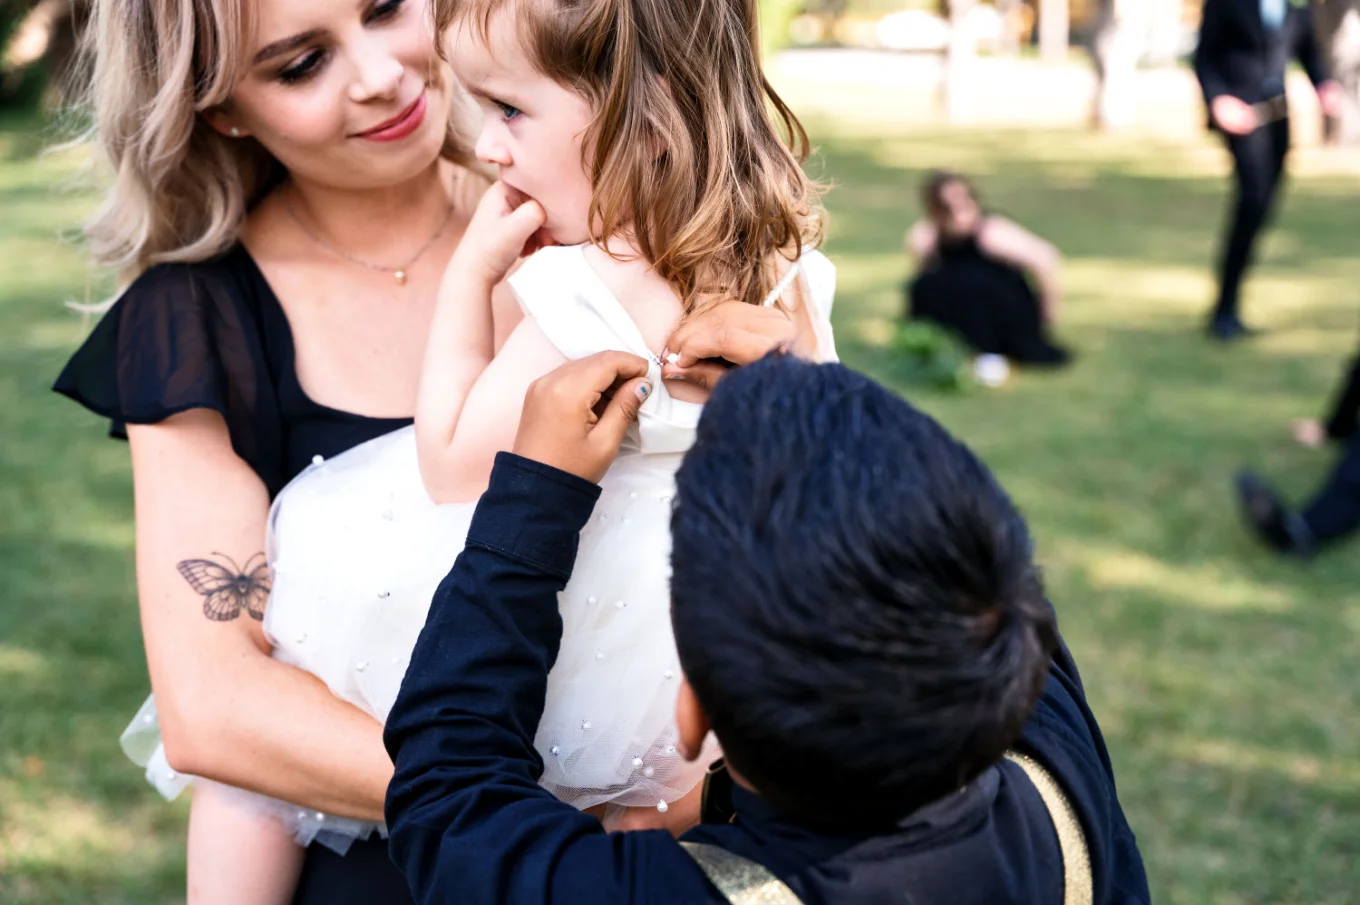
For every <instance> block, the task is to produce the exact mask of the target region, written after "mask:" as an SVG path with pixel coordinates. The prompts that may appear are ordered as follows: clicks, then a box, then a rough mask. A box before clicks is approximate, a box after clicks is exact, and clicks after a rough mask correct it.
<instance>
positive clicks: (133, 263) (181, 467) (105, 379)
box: [56, 0, 785, 905]
mask: <svg viewBox="0 0 1360 905" xmlns="http://www.w3.org/2000/svg"><path fill="white" fill-rule="evenodd" d="M437 2H443V0H437ZM432 21H433V16H432V10H431V9H430V7H429V2H428V0H366V2H360V3H355V2H354V0H257V2H254V3H251V4H249V5H247V4H245V3H244V2H243V0H216V2H213V3H202V2H196V0H99V2H98V3H97V4H96V6H95V10H94V14H93V20H92V22H91V26H90V29H91V30H90V36H91V43H92V50H93V57H92V59H93V63H92V71H91V78H90V86H91V87H90V102H91V104H92V107H93V114H94V120H95V128H96V136H95V138H96V141H97V145H98V147H99V149H100V150H101V151H102V152H103V155H104V156H105V158H106V159H107V163H108V164H109V167H110V169H111V171H112V176H113V183H112V187H111V189H110V191H109V194H108V197H107V199H106V200H105V203H104V204H103V206H102V207H101V208H100V210H99V211H98V212H97V213H96V215H95V216H94V218H93V220H92V221H91V222H90V224H89V227H88V234H89V237H90V240H91V245H92V248H93V251H94V256H95V258H96V260H97V261H98V262H100V263H102V264H105V265H108V266H111V267H115V268H117V269H118V270H119V272H120V273H121V274H122V275H123V276H124V278H125V279H126V280H127V281H128V283H129V285H128V286H127V288H126V290H125V291H124V292H123V293H122V295H121V297H120V298H119V300H118V301H117V303H116V304H115V305H114V306H113V308H112V309H111V310H110V311H109V312H108V314H107V315H106V316H105V317H104V318H103V319H102V320H101V322H100V323H99V324H98V326H97V327H96V329H95V331H94V333H93V334H92V335H91V337H90V338H89V340H88V341H87V342H86V344H85V345H84V346H83V347H82V348H81V349H80V350H79V351H78V352H77V353H76V355H75V356H74V357H73V358H72V360H71V362H70V363H69V364H68V366H67V368H66V370H65V371H64V372H63V373H62V375H61V377H60V379H59V380H58V383H57V387H56V388H57V390H58V391H60V392H62V393H64V394H66V395H68V396H71V397H72V398H74V399H76V400H77V401H79V402H81V403H82V404H84V405H85V406H87V407H89V408H91V409H92V410H94V411H95V412H97V413H99V414H102V415H105V416H107V417H109V418H111V419H112V421H113V433H115V434H117V435H125V436H126V437H127V439H128V441H129V444H130V447H131V453H132V469H133V478H134V486H135V504H136V521H137V524H136V541H137V576H138V598H139V603H140V609H141V617H142V627H143V634H144V638H145V644H146V652H147V663H148V667H149V670H150V675H151V683H152V688H153V690H154V692H155V702H156V709H157V710H158V717H159V724H160V730H161V734H162V738H163V742H164V752H165V756H166V758H167V760H168V768H167V769H168V775H170V776H174V775H176V774H193V775H196V776H200V777H206V778H208V779H211V780H215V781H216V782H219V783H223V784H226V785H229V786H233V787H239V788H242V789H247V790H252V791H254V792H258V793H261V794H264V795H268V796H272V797H275V798H278V799H282V800H286V801H289V802H294V803H296V804H297V805H299V806H301V807H302V808H305V809H314V810H316V811H320V812H324V813H326V814H332V815H337V816H339V817H347V818H353V819H356V820H362V821H374V822H376V821H380V820H381V819H382V804H383V796H384V793H385V791H386V787H387V783H388V780H389V779H390V777H391V774H392V764H391V762H390V760H389V759H388V757H387V755H386V753H385V752H384V750H383V747H382V741H381V727H380V726H379V724H378V722H377V721H376V720H374V719H373V718H372V717H371V716H369V715H368V714H366V713H364V712H362V711H361V710H359V709H357V708H355V707H353V706H351V705H350V704H348V703H346V702H344V701H342V700H340V699H339V698H338V697H336V696H335V695H334V694H332V693H331V691H330V690H329V689H327V687H326V686H325V685H324V684H323V683H322V682H321V681H320V680H318V679H316V678H315V677H313V676H312V675H309V674H308V673H306V672H304V671H302V670H299V669H296V668H293V667H290V666H287V665H284V664H283V663H281V662H279V661H277V660H275V659H273V658H271V657H270V655H269V654H270V643H269V641H268V640H267V639H266V637H265V635H264V633H263V631H262V624H261V619H262V617H263V613H264V604H265V601H266V599H267V597H268V594H269V585H270V575H269V570H268V569H267V567H265V566H264V565H263V556H262V551H263V549H264V541H265V526H266V519H267V515H268V512H269V506H270V500H271V499H272V498H273V497H274V496H275V495H276V494H277V493H278V492H279V490H280V489H282V487H283V486H284V485H285V484H286V483H287V482H288V481H289V480H290V479H291V478H292V477H293V476H294V475H296V474H298V473H299V472H300V471H301V470H303V469H304V468H305V467H306V466H307V465H308V464H309V463H311V462H313V461H314V460H315V459H317V458H318V457H320V458H322V459H324V458H327V457H330V456H334V455H337V454H339V453H341V452H343V451H345V450H347V449H349V448H351V447H353V446H355V445H357V444H360V443H363V442H364V441H367V440H370V439H372V438H375V437H378V436H381V435H383V434H387V433H390V432H391V431H393V430H396V429H399V428H402V427H404V426H406V425H409V424H410V423H411V413H412V412H413V411H414V408H415V401H416V387H417V382H418V379H419V375H420V369H421V361H422V352H423V350H424V348H425V344H426V340H427V335H428V332H429V328H430V323H431V319H432V316H433V312H434V303H435V295H436V287H437V286H438V284H439V281H440V278H441V275H442V274H443V272H444V269H445V266H446V264H447V262H448V261H449V258H450V257H451V255H452V254H453V251H454V249H455V248H456V247H457V246H458V244H459V242H460V240H461V239H462V237H463V233H464V230H465V228H466V226H467V223H468V220H469V218H470V215H471V212H472V210H473V208H474V207H475V204H476V201H477V199H478V197H479V196H480V194H481V192H482V191H483V189H484V187H485V182H484V181H483V180H482V179H481V178H480V177H479V176H478V175H477V174H476V173H475V172H474V171H473V169H472V168H471V155H470V154H469V153H468V152H467V147H466V145H465V144H463V143H462V141H461V140H460V138H459V136H458V132H457V130H456V129H455V128H454V125H453V122H452V120H453V117H452V115H451V112H450V111H452V110H454V109H455V108H456V107H457V106H458V105H457V104H456V103H455V100H454V96H455V90H454V86H453V82H452V80H451V77H450V74H449V68H448V67H447V65H446V64H445V63H444V61H443V60H442V59H441V58H440V55H439V53H438V51H437V47H436V45H437V42H436V40H435V38H434V29H433V26H432V24H431V23H432ZM494 305H495V308H494V310H495V328H496V335H497V340H498V341H499V339H500V338H501V337H503V336H505V335H506V334H507V333H508V332H509V331H510V330H511V329H513V327H514V326H515V324H516V323H517V322H518V320H519V319H520V315H519V312H518V310H517V307H516V306H515V304H514V302H513V300H511V298H510V296H509V295H508V293H506V292H505V291H504V290H503V289H500V288H498V289H497V292H496V300H495V302H494ZM724 307H727V306H724ZM739 307H745V306H739ZM784 330H785V327H784V324H783V323H782V322H776V321H774V320H770V319H763V320H753V319H752V318H751V317H750V316H749V315H748V314H747V313H746V312H738V313H737V315H735V316H733V315H730V314H728V313H726V312H725V311H723V310H722V309H719V310H716V311H715V312H714V313H713V314H712V315H711V317H710V318H709V327H708V328H707V329H706V328H704V327H703V326H700V325H692V326H691V327H690V328H689V332H688V333H687V334H686V337H685V338H684V340H683V342H679V341H676V342H673V343H672V348H673V349H675V350H676V351H678V352H679V353H680V354H681V355H682V356H683V357H682V359H681V362H680V363H681V364H690V363H692V362H693V361H694V359H695V358H696V357H703V356H705V355H709V354H713V355H718V354H722V353H723V352H724V350H725V349H726V344H728V343H747V342H749V343H755V344H757V345H758V344H759V343H760V342H761V341H762V340H763V339H764V338H765V337H766V336H770V337H776V338H779V337H782V336H783V335H785V334H784ZM691 353H693V354H691ZM670 371H671V372H672V373H675V374H676V376H684V374H685V373H690V372H684V371H683V370H681V369H676V368H671V369H670ZM692 373H694V374H696V375H697V374H699V373H700V372H699V371H694V372H692ZM703 373H709V372H707V371H705V372H703ZM332 565H333V568H334V569H337V570H343V569H344V568H345V566H346V563H344V562H339V561H337V562H335V563H333V564H332ZM148 716H151V714H148ZM154 718H155V717H153V719H154ZM194 822H195V821H194V819H191V831H190V835H191V842H190V851H191V853H190V859H189V860H190V869H189V886H190V900H191V901H204V896H206V895H208V894H210V893H211V892H212V890H213V889H214V888H215V886H216V885H217V884H219V883H222V882H224V881H225V880H227V879H230V881H231V882H233V883H236V884H238V886H237V888H238V889H239V888H240V886H239V884H240V883H241V882H242V881H243V878H248V877H249V876H251V875H252V871H251V865H250V864H248V863H236V864H233V865H231V870H232V871H234V872H235V873H234V875H233V876H232V877H230V878H226V877H223V876H221V875H213V874H211V873H209V874H199V873H196V871H195V864H196V863H201V864H206V863H213V862H211V859H209V860H208V861H199V859H196V858H195V857H194V854H193V850H194V848H195V846H199V845H209V846H210V845H211V844H212V843H213V839H211V838H194V827H193V824H194ZM242 832H243V833H249V832H250V828H249V827H243V828H242ZM219 863H220V862H219ZM267 892H268V891H266V890H262V891H260V894H261V895H264V894H266V893H267ZM256 898H257V900H258V897H256ZM243 900H244V899H243ZM294 901H295V902H299V903H323V902H324V903H328V905H336V903H339V905H344V903H349V902H353V903H361V902H362V903H371V902H384V903H388V902H402V901H409V894H408V892H407V890H406V887H405V884H404V882H403V880H402V878H401V877H400V875H399V874H398V873H397V872H396V870H395V869H394V868H393V867H392V865H391V863H390V861H389V860H388V858H387V853H386V844H385V842H384V841H383V840H381V839H380V838H378V837H376V836H375V837H372V838H369V839H367V840H364V841H360V842H357V843H355V844H354V846H352V847H351V848H350V849H349V851H348V853H347V855H345V856H344V857H340V856H338V855H335V854H334V853H333V852H330V851H329V850H328V849H325V848H322V847H319V846H311V847H310V848H309V849H308V851H307V856H306V863H305V865H304V868H303V871H302V878H301V882H300V883H299V885H298V888H297V892H296V894H295V896H294Z"/></svg>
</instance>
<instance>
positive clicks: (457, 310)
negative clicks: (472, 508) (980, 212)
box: [416, 183, 561, 503]
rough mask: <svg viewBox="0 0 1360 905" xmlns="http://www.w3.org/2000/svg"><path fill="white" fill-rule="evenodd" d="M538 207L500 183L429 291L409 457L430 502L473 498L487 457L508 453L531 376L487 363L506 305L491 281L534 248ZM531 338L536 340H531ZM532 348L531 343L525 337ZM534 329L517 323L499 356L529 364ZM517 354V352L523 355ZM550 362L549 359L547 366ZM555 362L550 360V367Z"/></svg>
mask: <svg viewBox="0 0 1360 905" xmlns="http://www.w3.org/2000/svg"><path fill="white" fill-rule="evenodd" d="M542 225H543V209H542V208H541V207H539V206H538V204H537V203H535V202H533V201H526V200H525V199H524V198H523V197H522V196H518V195H517V194H516V193H515V192H514V191H513V190H512V189H509V188H508V187H507V186H505V185H504V184H503V183H497V184H496V185H493V186H492V187H491V188H490V189H488V190H487V192H486V194H485V195H484V196H483V197H482V201H481V203H480V204H479V205H478V208H477V213H476V214H475V215H474V216H473V218H472V221H471V222H470V223H469V224H468V227H467V232H466V234H465V235H464V237H463V240H462V242H460V243H459V246H458V250H457V251H456V252H455V253H454V255H453V258H452V260H450V262H449V267H448V270H447V271H446V272H445V274H444V280H443V282H442V283H441V284H440V287H439V298H438V300H437V303H436V308H435V315H434V319H433V321H432V323H431V325H430V337H429V342H428V344H427V346H426V351H425V361H424V364H423V366H422V370H421V377H420V391H419V393H418V395H417V399H416V451H417V455H418V458H419V461H420V474H421V478H422V479H423V481H424V483H425V490H426V492H427V493H429V495H430V498H431V499H433V500H434V501H435V502H436V503H450V502H462V501H465V500H472V499H475V498H476V497H477V496H478V495H479V494H480V493H481V488H482V487H484V486H485V485H486V479H487V475H488V474H490V470H491V460H492V458H494V456H495V453H496V450H498V449H501V448H507V449H508V448H509V446H508V444H509V442H510V441H511V440H513V439H514V432H515V428H516V427H517V425H518V423H519V406H520V405H521V403H522V402H523V394H524V391H525V390H526V389H527V388H528V385H529V383H530V382H531V381H532V380H533V379H534V378H535V377H537V376H540V374H541V373H544V372H542V371H539V372H533V373H532V374H531V376H527V378H526V376H525V375H524V374H522V373H519V372H516V371H514V370H512V369H511V364H510V363H507V364H506V365H503V366H501V367H494V366H492V359H493V357H495V358H496V360H497V361H499V360H500V356H495V355H494V343H495V333H494V326H493V318H492V306H493V297H494V304H495V305H496V307H497V308H503V307H504V306H505V305H506V304H509V303H511V302H510V301H509V299H508V293H509V292H510V289H509V287H507V286H505V285H504V284H503V283H502V282H501V281H502V280H503V279H504V277H505V275H506V273H507V272H508V271H509V270H510V268H511V267H512V266H513V265H514V263H515V261H516V259H517V258H518V257H519V255H520V254H521V253H522V252H523V253H528V252H531V251H533V250H535V239H536V237H537V234H538V231H539V229H540V227H541V226H542ZM535 335H536V336H535ZM535 338H536V339H537V340H538V342H537V343H535V342H534V339H535ZM545 346H546V347H547V349H548V350H550V351H551V352H552V354H553V355H556V350H555V349H552V347H551V346H550V345H549V344H548V342H547V340H546V339H544V338H543V337H542V333H541V332H540V331H538V329H537V327H536V326H531V325H529V324H528V322H521V324H520V325H519V326H518V327H516V328H515V331H514V332H513V333H512V334H511V335H510V338H509V339H507V340H506V343H505V346H504V348H503V349H502V350H501V355H506V354H507V353H508V355H509V358H510V360H511V362H512V363H513V362H519V363H520V364H521V365H522V366H531V363H532V361H533V360H534V358H535V357H537V356H536V354H535V350H537V352H539V353H541V352H542V351H543V347H545ZM526 347H527V348H526ZM549 360H550V361H552V359H549ZM560 362H561V358H560V356H559V357H557V359H556V362H555V363H560Z"/></svg>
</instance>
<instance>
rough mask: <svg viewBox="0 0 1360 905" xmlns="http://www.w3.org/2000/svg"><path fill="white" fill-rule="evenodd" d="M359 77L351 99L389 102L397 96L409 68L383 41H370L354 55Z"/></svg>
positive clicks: (356, 76)
mask: <svg viewBox="0 0 1360 905" xmlns="http://www.w3.org/2000/svg"><path fill="white" fill-rule="evenodd" d="M354 63H355V78H354V83H353V85H352V86H351V87H350V99H351V100H353V101H354V102H356V103H365V102H367V101H375V100H378V101H388V100H393V99H394V98H396V96H397V92H398V89H399V88H400V87H401V77H402V74H403V73H404V72H405V67H404V66H402V64H401V61H400V60H398V59H397V58H396V57H395V56H393V55H392V53H391V52H390V51H389V50H388V49H387V47H386V45H385V44H384V43H383V42H382V41H369V42H366V43H365V44H364V45H363V46H361V47H360V48H359V50H358V52H357V53H356V54H355V55H354Z"/></svg>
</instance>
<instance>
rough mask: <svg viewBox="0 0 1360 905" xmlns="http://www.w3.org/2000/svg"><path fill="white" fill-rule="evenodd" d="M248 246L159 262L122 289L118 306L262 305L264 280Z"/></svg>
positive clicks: (119, 307) (237, 246) (236, 246)
mask: <svg viewBox="0 0 1360 905" xmlns="http://www.w3.org/2000/svg"><path fill="white" fill-rule="evenodd" d="M258 274H259V271H258V269H257V268H256V267H255V265H254V262H253V261H252V260H251V258H250V255H249V253H248V252H247V251H246V250H245V248H244V246H242V245H240V244H236V245H233V246H232V247H230V248H229V249H227V250H226V251H225V252H223V253H222V254H220V255H217V256H216V257H213V258H209V259H207V260H204V261H175V262H166V263H162V264H155V265H153V266H151V267H149V268H147V269H146V270H145V271H143V272H142V273H141V274H140V275H138V276H137V277H136V279H134V280H133V281H132V282H131V283H129V284H128V286H127V287H126V288H125V289H124V290H123V291H122V292H121V293H119V295H118V297H117V299H116V301H115V303H114V309H115V310H116V309H126V308H129V307H138V308H142V307H146V306H153V307H163V306H170V307H176V308H184V307H200V306H203V305H207V304H217V305H224V304H225V305H228V306H231V305H237V306H248V307H258V301H259V295H260V290H261V289H262V288H263V284H261V283H260V282H259V280H258V279H257V277H258Z"/></svg>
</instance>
